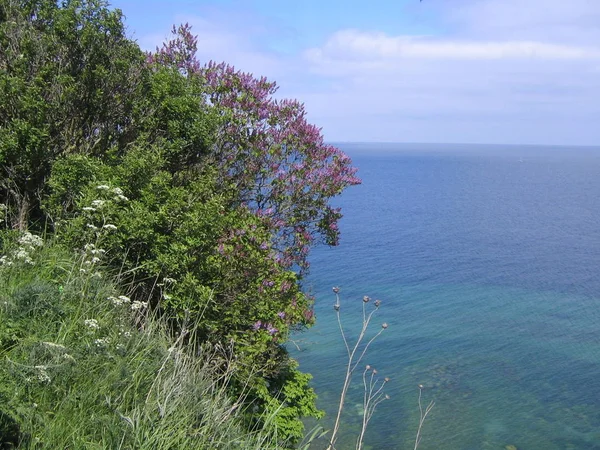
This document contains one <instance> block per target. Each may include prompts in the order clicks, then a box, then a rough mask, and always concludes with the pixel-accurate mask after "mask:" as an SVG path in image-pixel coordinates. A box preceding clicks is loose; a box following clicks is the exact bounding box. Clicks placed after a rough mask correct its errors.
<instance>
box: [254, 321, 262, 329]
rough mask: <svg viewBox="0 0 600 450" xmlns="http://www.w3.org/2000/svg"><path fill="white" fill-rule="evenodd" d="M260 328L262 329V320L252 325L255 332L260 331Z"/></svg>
mask: <svg viewBox="0 0 600 450" xmlns="http://www.w3.org/2000/svg"><path fill="white" fill-rule="evenodd" d="M260 327H262V322H261V321H260V320H257V321H256V322H254V325H252V328H253V329H254V330H259V329H260Z"/></svg>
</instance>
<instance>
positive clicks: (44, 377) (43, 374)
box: [37, 368, 52, 383]
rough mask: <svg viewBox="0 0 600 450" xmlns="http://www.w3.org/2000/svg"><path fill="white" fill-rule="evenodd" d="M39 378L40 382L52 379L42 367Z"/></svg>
mask: <svg viewBox="0 0 600 450" xmlns="http://www.w3.org/2000/svg"><path fill="white" fill-rule="evenodd" d="M37 379H38V381H39V382H40V383H50V382H51V381H52V379H51V378H50V376H49V375H48V372H46V369H45V368H43V369H40V371H39V373H38V376H37Z"/></svg>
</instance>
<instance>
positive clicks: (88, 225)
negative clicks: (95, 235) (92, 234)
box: [87, 223, 98, 231]
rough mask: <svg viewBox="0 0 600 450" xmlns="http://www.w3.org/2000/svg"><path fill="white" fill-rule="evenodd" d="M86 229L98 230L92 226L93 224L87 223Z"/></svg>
mask: <svg viewBox="0 0 600 450" xmlns="http://www.w3.org/2000/svg"><path fill="white" fill-rule="evenodd" d="M87 227H88V228H89V229H91V230H94V231H96V230H97V229H98V227H97V226H96V225H94V224H91V223H88V224H87Z"/></svg>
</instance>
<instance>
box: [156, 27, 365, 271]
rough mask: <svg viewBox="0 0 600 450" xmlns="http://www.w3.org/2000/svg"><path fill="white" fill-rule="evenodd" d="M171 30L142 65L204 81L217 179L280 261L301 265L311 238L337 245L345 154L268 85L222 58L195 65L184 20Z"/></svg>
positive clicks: (347, 166) (352, 176) (347, 168)
mask: <svg viewBox="0 0 600 450" xmlns="http://www.w3.org/2000/svg"><path fill="white" fill-rule="evenodd" d="M173 34H174V37H173V39H172V40H171V41H169V42H167V43H165V44H164V45H163V46H162V48H157V50H156V52H155V53H151V54H149V55H148V62H149V63H151V64H153V63H157V64H161V65H167V66H171V67H176V68H177V69H179V70H180V71H181V72H182V73H184V74H185V75H187V76H190V77H199V78H198V79H199V80H201V81H202V82H203V83H204V88H205V92H206V94H205V98H204V101H205V102H206V103H207V104H208V105H212V106H213V107H215V108H216V111H217V113H218V114H220V116H221V117H222V120H221V125H220V129H219V132H218V135H217V141H216V143H215V145H214V147H213V151H212V154H211V158H212V162H213V163H214V165H215V166H216V167H218V168H219V174H220V182H221V183H222V184H223V185H224V186H226V185H231V184H232V183H233V184H234V185H235V186H236V187H237V188H238V190H239V193H240V195H239V205H240V206H241V205H245V206H246V207H247V208H249V209H250V210H252V211H253V212H254V214H256V215H257V216H259V217H261V218H263V219H264V220H265V223H267V224H268V226H269V227H270V229H271V245H272V247H273V248H276V249H278V252H279V257H278V262H279V263H280V264H281V266H282V267H284V268H291V267H298V268H300V269H301V270H305V269H307V268H308V261H307V256H308V253H309V249H310V248H311V247H312V246H313V245H314V244H315V242H316V241H317V239H319V238H320V239H321V240H322V241H324V242H325V243H327V244H329V245H336V244H337V243H338V239H339V229H338V225H337V222H338V220H339V219H340V218H341V213H340V210H339V209H337V208H332V207H331V206H330V205H329V200H330V199H331V198H332V197H334V196H336V195H339V194H340V193H341V192H342V191H343V190H344V189H345V188H346V187H348V186H352V185H356V184H359V183H360V180H359V178H358V177H357V176H356V168H354V167H352V162H351V160H350V158H349V157H348V156H347V155H346V154H344V153H343V152H342V151H340V150H339V149H337V148H336V147H333V146H331V145H327V144H325V143H324V140H323V135H322V133H321V129H320V128H318V127H316V126H315V125H312V124H310V123H308V122H307V120H306V111H305V109H304V105H303V104H302V103H300V102H298V101H296V100H287V99H284V100H280V99H276V98H274V94H275V93H276V91H277V85H276V84H275V83H274V82H271V81H268V80H267V79H266V78H265V77H259V78H257V77H254V76H253V75H252V74H249V73H245V72H241V71H238V70H236V69H235V68H234V67H232V66H230V65H228V64H225V63H215V62H208V63H206V64H201V63H200V62H199V61H198V60H197V59H196V49H197V39H196V37H195V36H193V35H192V33H191V27H190V26H189V25H188V24H185V25H181V26H180V27H178V28H175V27H174V28H173ZM219 251H221V249H220V250H219Z"/></svg>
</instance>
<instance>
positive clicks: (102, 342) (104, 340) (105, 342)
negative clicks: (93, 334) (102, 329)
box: [94, 337, 110, 347]
mask: <svg viewBox="0 0 600 450" xmlns="http://www.w3.org/2000/svg"><path fill="white" fill-rule="evenodd" d="M94 344H96V346H97V347H106V346H107V345H108V344H110V338H108V337H104V338H100V339H94Z"/></svg>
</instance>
